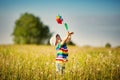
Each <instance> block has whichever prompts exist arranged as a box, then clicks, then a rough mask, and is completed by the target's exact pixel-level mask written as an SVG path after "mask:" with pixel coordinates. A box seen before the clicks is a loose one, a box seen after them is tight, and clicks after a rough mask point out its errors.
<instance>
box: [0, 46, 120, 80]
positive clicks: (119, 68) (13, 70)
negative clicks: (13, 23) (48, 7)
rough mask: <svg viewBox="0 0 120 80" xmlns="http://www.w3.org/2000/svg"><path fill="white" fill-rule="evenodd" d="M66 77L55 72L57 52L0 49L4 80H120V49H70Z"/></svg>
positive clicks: (44, 48) (0, 71)
mask: <svg viewBox="0 0 120 80" xmlns="http://www.w3.org/2000/svg"><path fill="white" fill-rule="evenodd" d="M68 49H69V61H68V62H67V63H66V69H65V74H64V75H59V74H57V73H56V72H55V56H56V55H55V49H54V47H51V46H42V45H41V46H38V45H1V46H0V79H1V80H119V79H120V48H116V49H114V48H91V47H84V48H81V47H76V46H68Z"/></svg>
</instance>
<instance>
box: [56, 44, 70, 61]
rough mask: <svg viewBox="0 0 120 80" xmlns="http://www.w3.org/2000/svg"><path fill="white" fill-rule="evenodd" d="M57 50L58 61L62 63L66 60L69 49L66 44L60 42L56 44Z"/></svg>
mask: <svg viewBox="0 0 120 80" xmlns="http://www.w3.org/2000/svg"><path fill="white" fill-rule="evenodd" d="M56 51H57V55H56V62H58V63H61V62H66V61H68V60H67V57H68V49H67V46H66V44H64V45H62V46H61V45H60V43H58V44H57V46H56Z"/></svg>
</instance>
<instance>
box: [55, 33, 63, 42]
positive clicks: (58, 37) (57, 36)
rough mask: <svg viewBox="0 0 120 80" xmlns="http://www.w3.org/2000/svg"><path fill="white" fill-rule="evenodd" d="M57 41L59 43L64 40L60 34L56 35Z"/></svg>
mask: <svg viewBox="0 0 120 80" xmlns="http://www.w3.org/2000/svg"><path fill="white" fill-rule="evenodd" d="M56 40H57V42H59V41H61V40H62V39H61V37H60V35H59V34H57V35H56Z"/></svg>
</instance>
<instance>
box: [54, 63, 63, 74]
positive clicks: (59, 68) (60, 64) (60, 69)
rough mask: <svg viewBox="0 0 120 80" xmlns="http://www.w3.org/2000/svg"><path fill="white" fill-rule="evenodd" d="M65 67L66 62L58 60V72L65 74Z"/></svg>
mask: <svg viewBox="0 0 120 80" xmlns="http://www.w3.org/2000/svg"><path fill="white" fill-rule="evenodd" d="M64 69H65V63H57V62H56V72H58V73H61V74H63V73H64Z"/></svg>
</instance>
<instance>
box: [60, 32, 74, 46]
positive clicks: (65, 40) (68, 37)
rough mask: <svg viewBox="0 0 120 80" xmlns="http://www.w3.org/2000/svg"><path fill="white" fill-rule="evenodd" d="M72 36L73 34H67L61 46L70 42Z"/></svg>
mask: <svg viewBox="0 0 120 80" xmlns="http://www.w3.org/2000/svg"><path fill="white" fill-rule="evenodd" d="M72 34H73V32H68V33H67V35H66V37H65V38H64V39H63V40H62V42H61V45H63V44H64V43H68V42H69V41H70V40H71V35H72Z"/></svg>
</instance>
